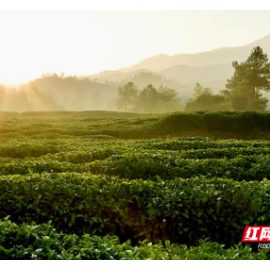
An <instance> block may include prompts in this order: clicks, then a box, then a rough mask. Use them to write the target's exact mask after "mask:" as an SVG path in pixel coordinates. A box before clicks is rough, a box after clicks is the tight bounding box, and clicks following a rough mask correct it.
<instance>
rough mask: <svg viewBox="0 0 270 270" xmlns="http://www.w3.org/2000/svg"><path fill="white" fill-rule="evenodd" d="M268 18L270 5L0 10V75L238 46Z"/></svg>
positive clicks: (107, 66)
mask: <svg viewBox="0 0 270 270" xmlns="http://www.w3.org/2000/svg"><path fill="white" fill-rule="evenodd" d="M250 18H252V20H251V19H250ZM269 18H270V12H269V11H0V33H1V49H0V82H1V83H6V84H8V83H19V82H26V81H28V80H31V79H33V78H37V77H39V76H40V75H41V74H42V73H47V72H49V73H50V72H56V73H59V74H60V73H61V72H64V73H65V74H67V75H87V74H94V73H98V72H101V71H104V70H115V69H120V68H124V67H128V66H131V65H134V64H136V63H137V62H139V61H142V60H144V59H145V58H147V57H150V56H154V55H158V54H168V55H175V54H180V53H197V52H201V51H207V50H212V49H215V48H219V47H224V46H241V45H245V44H248V43H249V42H252V41H254V40H256V39H258V38H261V37H263V36H265V35H267V34H269V33H270V27H269Z"/></svg>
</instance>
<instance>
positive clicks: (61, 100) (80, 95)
mask: <svg viewBox="0 0 270 270" xmlns="http://www.w3.org/2000/svg"><path fill="white" fill-rule="evenodd" d="M117 93H118V87H117V86H115V85H108V84H101V83H97V82H93V81H91V80H89V79H88V78H81V79H79V78H77V77H60V76H57V75H56V74H51V75H49V74H48V75H46V76H43V77H42V78H38V79H35V80H33V81H30V82H29V83H26V84H24V85H22V86H20V87H19V88H18V89H15V88H14V89H10V88H8V87H6V86H1V87H0V100H1V101H5V102H1V103H0V111H20V112H22V111H48V110H53V111H59V110H69V111H83V110H110V109H115V102H116V97H117Z"/></svg>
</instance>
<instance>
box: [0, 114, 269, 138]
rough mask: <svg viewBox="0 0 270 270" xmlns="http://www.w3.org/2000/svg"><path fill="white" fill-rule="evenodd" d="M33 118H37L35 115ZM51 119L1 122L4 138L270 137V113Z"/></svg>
mask: <svg viewBox="0 0 270 270" xmlns="http://www.w3.org/2000/svg"><path fill="white" fill-rule="evenodd" d="M32 117H35V113H33V115H32ZM48 117H50V116H49V115H48ZM83 117H85V116H84V115H83V114H82V118H83ZM48 119H49V120H48ZM48 119H46V118H45V119H30V118H29V119H27V118H24V119H23V118H22V119H18V118H17V119H0V125H1V132H0V138H1V137H3V138H4V137H13V138H16V137H22V136H27V137H31V138H41V139H42V138H48V139H50V138H64V137H63V136H64V135H65V136H73V137H74V136H75V137H76V136H91V135H107V136H112V137H115V138H121V139H143V138H144V139H146V138H158V137H162V138H164V137H166V136H168V135H169V136H171V137H172V136H178V137H179V136H185V135H188V136H207V137H211V138H213V137H214V138H241V139H243V138H247V139H255V138H257V139H260V138H263V139H266V138H270V135H269V132H270V114H269V113H268V112H252V111H248V112H197V113H173V114H166V115H156V116H154V117H151V118H149V117H143V118H133V119H109V118H107V119H99V120H98V121H96V120H97V119H78V118H77V119H72V118H70V119H69V118H48ZM1 134H2V135H3V136H2V135H1ZM46 134H47V135H46ZM66 138H69V137H66Z"/></svg>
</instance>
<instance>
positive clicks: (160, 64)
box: [91, 35, 270, 95]
mask: <svg viewBox="0 0 270 270" xmlns="http://www.w3.org/2000/svg"><path fill="white" fill-rule="evenodd" d="M256 46H260V47H262V49H263V50H264V52H266V53H267V54H268V55H269V57H270V35H267V36H266V37H264V38H262V39H259V40H256V41H254V42H252V43H250V44H248V45H246V46H241V47H224V48H220V49H215V50H212V51H208V52H202V53H197V54H178V55H174V56H168V55H165V54H161V55H157V56H153V57H150V58H147V59H145V60H144V61H142V62H139V63H137V64H135V65H134V66H131V67H128V68H123V69H120V70H117V71H106V72H102V73H99V74H96V75H92V76H91V77H92V78H97V79H99V80H108V81H111V82H118V83H119V82H121V81H126V80H127V79H130V80H132V76H135V75H136V74H140V73H141V72H142V71H147V72H153V73H154V74H155V75H160V76H162V77H163V78H164V79H173V80H175V81H177V82H180V83H181V84H182V85H186V89H189V90H190V89H191V88H192V86H194V85H195V83H196V82H199V83H201V84H202V85H204V86H205V87H206V86H207V87H211V88H212V89H213V90H214V92H218V91H219V90H221V89H224V87H225V84H226V80H227V79H229V78H230V77H231V76H232V75H233V68H232V65H231V63H232V61H235V60H237V61H239V62H242V61H245V60H246V59H247V57H248V55H249V54H250V52H251V50H252V48H253V47H256ZM191 94H192V93H190V95H191Z"/></svg>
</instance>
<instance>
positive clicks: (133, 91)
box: [117, 82, 138, 111]
mask: <svg viewBox="0 0 270 270" xmlns="http://www.w3.org/2000/svg"><path fill="white" fill-rule="evenodd" d="M118 96H119V99H118V101H117V106H118V109H120V110H121V109H124V110H125V111H127V110H128V109H129V106H133V105H134V103H135V101H136V99H137V97H138V90H137V87H136V86H135V85H134V83H133V82H128V83H127V84H125V85H124V86H123V87H119V88H118Z"/></svg>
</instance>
